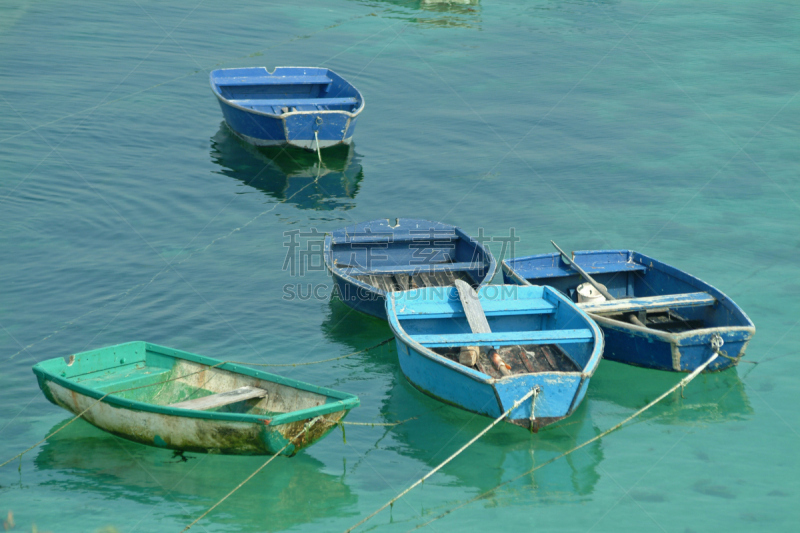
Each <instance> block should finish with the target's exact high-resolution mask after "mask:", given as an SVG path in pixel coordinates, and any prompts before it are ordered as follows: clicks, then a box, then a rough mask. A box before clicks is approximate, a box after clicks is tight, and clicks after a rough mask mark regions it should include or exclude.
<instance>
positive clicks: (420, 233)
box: [325, 218, 497, 319]
mask: <svg viewBox="0 0 800 533" xmlns="http://www.w3.org/2000/svg"><path fill="white" fill-rule="evenodd" d="M325 265H326V267H327V268H328V270H329V271H330V272H331V275H332V276H333V279H334V281H335V282H336V287H337V290H338V296H339V298H341V300H342V301H344V302H345V303H347V304H348V305H349V306H350V307H352V308H354V309H356V310H358V311H362V312H364V313H367V314H369V315H372V316H376V317H378V318H384V319H385V318H386V308H385V305H384V304H385V301H386V294H387V293H389V292H391V291H402V290H407V289H416V288H422V287H446V286H449V285H453V283H454V282H455V280H457V279H460V280H462V281H465V282H466V283H468V284H470V285H471V286H473V287H478V286H480V285H481V284H482V283H483V282H484V281H487V282H488V281H490V280H491V279H492V276H494V272H495V268H497V263H496V262H495V260H494V257H492V254H491V252H489V250H488V248H486V247H485V246H483V244H481V243H479V242H477V241H475V240H473V239H472V238H471V237H470V236H469V235H467V234H466V233H464V231H463V230H462V229H461V228H457V227H455V226H451V225H449V224H443V223H441V222H431V221H429V220H418V219H413V218H398V219H397V220H396V221H395V223H394V224H391V223H390V222H389V221H388V220H386V219H380V220H373V221H371V222H362V223H360V224H354V225H352V226H347V227H346V228H341V229H338V230H336V231H334V232H332V233H331V234H330V235H328V236H327V237H325Z"/></svg>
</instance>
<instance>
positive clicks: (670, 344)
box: [589, 313, 755, 372]
mask: <svg viewBox="0 0 800 533" xmlns="http://www.w3.org/2000/svg"><path fill="white" fill-rule="evenodd" d="M589 316H591V317H592V318H593V319H594V320H595V321H596V322H597V324H598V325H599V326H600V327H601V328H602V330H603V333H604V334H605V338H606V348H605V352H604V353H603V357H604V358H606V359H608V360H609V361H617V362H620V363H627V364H630V365H634V366H641V367H644V368H653V369H656V370H670V371H675V372H691V371H693V370H694V369H695V368H697V367H698V366H700V365H701V364H702V363H703V362H705V361H707V360H708V358H709V357H711V354H712V353H713V351H712V349H711V338H712V337H713V336H714V335H715V334H717V335H719V336H720V337H722V340H723V341H724V344H723V347H722V349H723V351H724V352H725V353H726V355H727V356H728V357H724V356H723V357H718V358H717V359H716V360H715V361H714V362H713V363H711V364H710V365H708V367H706V370H705V372H717V371H720V370H725V369H727V368H730V367H732V366H736V364H737V363H738V362H739V358H741V357H743V356H744V354H745V350H746V349H747V343H748V342H749V341H750V339H751V338H752V337H753V334H754V332H755V329H754V328H747V327H742V328H709V329H703V330H695V331H690V332H687V333H684V334H668V333H664V334H659V333H661V332H653V331H645V330H643V329H642V328H638V327H636V326H634V325H628V324H626V323H624V322H620V321H618V320H611V319H608V318H605V317H602V316H599V315H594V314H591V313H590V314H589Z"/></svg>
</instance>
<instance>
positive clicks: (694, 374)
mask: <svg viewBox="0 0 800 533" xmlns="http://www.w3.org/2000/svg"><path fill="white" fill-rule="evenodd" d="M721 347H722V345H721V344H719V347H717V346H716V344H715V343H714V342H712V349H714V355H712V356H711V357H709V358H708V360H707V361H706V362H705V363H703V364H702V365H700V366H699V367H697V368H696V369H695V370H694V371H693V372H692V373H691V374H689V375H688V376H686V377H685V378H683V379H682V380H680V381H679V382H678V383H677V384H676V385H675V386H673V387H672V388H670V389H669V390H668V391H667V392H665V393H664V394H662V395H661V396H659V397H658V398H656V399H655V400H653V401H652V402H650V403H648V404H647V405H645V406H644V407H642V408H641V409H639V410H638V411H636V412H635V413H633V414H632V415H631V416H629V417H628V418H626V419H625V420H623V421H622V422H620V423H619V424H617V425H616V426H614V427H612V428H609V429H607V430H605V431H604V432H602V433H600V434H599V435H597V436H595V437H592V438H591V439H589V440H587V441H586V442H584V443H583V444H579V445H577V446H575V447H574V448H572V449H571V450H569V451H566V452H564V453H562V454H561V455H558V456H556V457H553V458H552V459H550V460H548V461H545V462H544V463H542V464H540V465H536V466H534V467H533V468H531V469H530V470H528V471H527V472H523V473H522V474H520V475H518V476H516V477H514V478H512V479H509V480H508V481H504V482H503V483H500V484H499V485H497V486H496V487H494V488H491V489H489V490H487V491H486V492H484V493H482V494H479V495H478V496H475V497H474V498H472V499H469V500H467V501H465V502H464V503H462V504H460V505H457V506H456V507H453V508H452V509H450V510H448V511H445V512H444V513H442V514H440V515H439V516H437V517H435V518H433V519H431V520H428V521H427V522H425V523H423V524H420V525H418V526H417V527H415V528H413V529H410V530H409V531H414V530H417V529H420V528H422V527H425V526H427V525H428V524H431V523H433V522H435V521H437V520H439V519H441V518H444V517H445V516H447V515H449V514H450V513H452V512H454V511H457V510H458V509H461V508H462V507H464V506H466V505H469V504H470V503H473V502H476V501H478V500H480V499H483V498H486V497H487V496H489V495H490V494H491V493H493V492H494V491H496V490H497V489H499V488H501V487H504V486H506V485H508V484H510V483H513V482H515V481H517V480H518V479H520V478H523V477H525V476H528V475H530V474H532V473H534V472H535V471H537V470H539V469H540V468H543V467H545V466H547V465H549V464H550V463H554V462H555V461H558V460H559V459H561V458H562V457H566V456H567V455H569V454H571V453H573V452H576V451H578V450H580V449H581V448H583V447H584V446H588V445H589V444H591V443H593V442H595V441H597V440H600V439H602V438H603V437H605V436H606V435H608V434H609V433H612V432H614V431H616V430H618V429H619V428H621V427H622V426H623V425H625V424H627V423H628V422H630V421H631V420H633V419H634V418H636V417H638V416H639V415H641V414H642V413H644V412H645V411H647V410H648V409H650V408H651V407H653V406H654V405H655V404H657V403H658V402H660V401H661V400H663V399H664V398H666V397H667V396H669V395H670V394H672V393H673V392H675V391H676V390H678V389H679V388H683V387H685V386H686V385H687V384H689V382H690V381H692V380H693V379H694V378H696V377H697V376H698V375H700V373H701V372H702V371H703V370H705V369H706V367H707V366H708V365H710V364H711V363H713V362H714V360H715V359H716V358H717V357H718V356H719V348H721ZM348 531H349V530H348Z"/></svg>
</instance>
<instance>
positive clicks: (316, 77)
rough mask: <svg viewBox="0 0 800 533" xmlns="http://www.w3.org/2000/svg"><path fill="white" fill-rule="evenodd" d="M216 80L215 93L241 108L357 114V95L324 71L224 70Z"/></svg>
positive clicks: (275, 112)
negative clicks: (270, 71) (355, 112)
mask: <svg viewBox="0 0 800 533" xmlns="http://www.w3.org/2000/svg"><path fill="white" fill-rule="evenodd" d="M216 72H217V73H218V74H217V75H216V76H215V77H214V78H213V81H214V84H215V85H216V87H215V88H216V90H217V91H218V92H219V94H220V95H221V96H222V97H223V98H225V99H227V100H228V101H229V102H231V103H233V104H236V105H238V106H241V107H246V108H248V109H253V110H255V111H260V112H262V113H270V114H274V115H281V114H284V113H292V112H295V111H347V112H354V111H355V110H356V109H357V108H358V106H359V105H360V103H361V102H360V98H359V97H358V92H357V91H356V89H355V88H353V86H351V85H350V84H348V83H347V82H345V81H344V80H343V79H342V78H340V77H339V76H337V75H336V74H334V73H333V72H331V71H329V70H328V69H324V68H321V69H320V68H316V69H315V68H278V69H276V70H275V72H274V73H272V74H270V73H269V72H268V71H267V70H266V69H265V68H241V69H224V70H221V71H216Z"/></svg>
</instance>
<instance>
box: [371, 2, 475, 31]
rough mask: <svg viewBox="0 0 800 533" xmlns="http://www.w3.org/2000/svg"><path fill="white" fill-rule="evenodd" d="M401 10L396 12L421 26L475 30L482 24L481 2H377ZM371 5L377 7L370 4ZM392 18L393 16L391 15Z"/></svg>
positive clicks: (400, 16) (396, 14)
mask: <svg viewBox="0 0 800 533" xmlns="http://www.w3.org/2000/svg"><path fill="white" fill-rule="evenodd" d="M377 1H379V2H380V3H381V4H390V5H392V6H396V7H398V8H401V9H400V10H397V11H395V12H394V16H399V18H402V19H404V20H407V21H409V22H416V23H417V24H419V25H421V26H437V27H444V28H448V27H452V28H473V27H476V26H477V25H478V24H479V23H480V22H481V20H480V7H481V6H480V0H377ZM370 5H375V4H374V3H373V2H370ZM389 16H390V17H391V16H392V15H389Z"/></svg>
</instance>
